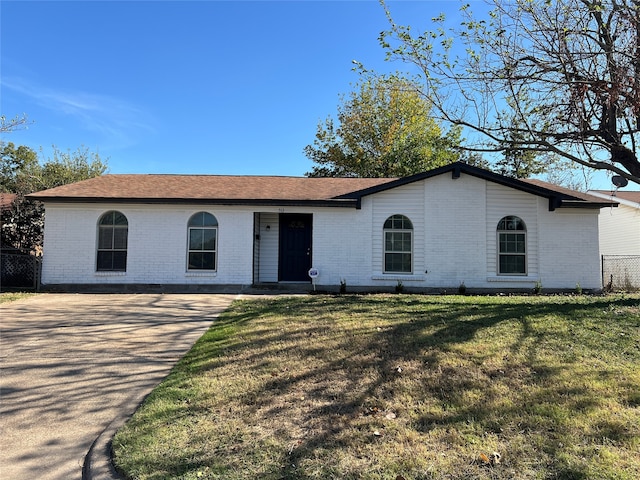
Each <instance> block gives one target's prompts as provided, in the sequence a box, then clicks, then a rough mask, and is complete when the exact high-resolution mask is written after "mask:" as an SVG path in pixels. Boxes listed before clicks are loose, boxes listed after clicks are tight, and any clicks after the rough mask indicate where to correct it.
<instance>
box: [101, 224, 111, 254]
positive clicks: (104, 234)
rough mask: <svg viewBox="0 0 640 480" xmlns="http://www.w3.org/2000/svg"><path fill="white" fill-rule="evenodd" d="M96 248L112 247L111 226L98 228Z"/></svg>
mask: <svg viewBox="0 0 640 480" xmlns="http://www.w3.org/2000/svg"><path fill="white" fill-rule="evenodd" d="M98 248H100V249H111V248H113V228H111V227H100V228H98Z"/></svg>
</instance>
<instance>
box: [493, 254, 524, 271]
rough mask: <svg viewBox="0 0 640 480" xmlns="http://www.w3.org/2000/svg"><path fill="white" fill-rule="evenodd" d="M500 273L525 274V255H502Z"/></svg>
mask: <svg viewBox="0 0 640 480" xmlns="http://www.w3.org/2000/svg"><path fill="white" fill-rule="evenodd" d="M500 273H505V274H525V273H527V271H526V268H525V256H524V255H501V256H500Z"/></svg>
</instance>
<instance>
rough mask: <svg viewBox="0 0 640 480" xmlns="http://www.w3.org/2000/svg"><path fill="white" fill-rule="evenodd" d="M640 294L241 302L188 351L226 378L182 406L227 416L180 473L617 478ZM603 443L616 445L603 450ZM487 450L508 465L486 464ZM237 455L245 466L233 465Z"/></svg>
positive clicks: (630, 442)
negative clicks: (215, 391) (211, 393)
mask: <svg viewBox="0 0 640 480" xmlns="http://www.w3.org/2000/svg"><path fill="white" fill-rule="evenodd" d="M639 303H640V302H639V301H638V298H634V297H632V298H618V299H615V300H613V301H612V300H609V299H606V298H594V297H580V298H578V299H576V300H571V299H567V298H564V299H563V298H558V299H555V300H549V299H546V300H545V299H540V298H535V297H532V298H526V297H519V298H517V299H513V300H510V299H504V298H492V297H421V296H404V295H402V296H399V295H396V296H393V295H383V296H381V295H371V296H368V295H363V296H351V295H346V296H312V297H306V298H300V297H298V298H293V299H292V298H279V299H275V300H265V301H261V302H242V303H237V304H236V305H235V306H234V307H233V308H232V309H231V310H230V311H229V312H228V313H226V314H225V315H223V316H222V317H221V318H220V319H219V321H218V322H216V324H215V325H214V327H212V329H211V330H210V331H209V332H208V333H207V334H206V335H205V336H204V337H203V338H202V339H201V340H200V341H199V342H198V343H197V344H196V346H195V347H194V349H193V350H192V351H191V352H190V354H189V355H188V356H187V357H185V359H184V360H183V362H182V364H183V367H184V366H187V365H188V369H189V372H190V374H192V375H194V376H199V377H204V378H207V379H215V381H216V382H218V384H219V386H220V387H221V388H224V389H225V391H224V392H221V393H220V395H215V397H216V398H204V397H201V398H198V394H197V393H194V398H193V399H192V401H191V403H190V404H189V405H188V406H185V407H184V408H186V409H190V411H191V413H193V412H194V409H197V408H199V409H200V410H201V411H202V412H203V415H205V416H208V418H209V419H211V421H212V422H215V423H216V424H218V425H219V428H218V429H214V431H210V432H206V431H205V432H202V434H201V435H200V436H199V437H198V436H197V435H196V436H195V437H194V438H193V439H192V441H193V442H200V443H202V444H203V445H208V448H209V451H208V452H201V453H200V454H199V455H200V460H198V461H194V459H193V456H192V458H191V460H189V462H187V463H188V464H189V465H188V466H187V465H186V464H185V463H184V462H183V463H182V468H184V469H186V470H182V471H183V472H184V471H193V469H194V468H200V469H208V470H207V471H209V472H213V471H216V472H226V474H221V475H223V476H225V475H226V477H225V478H269V479H300V480H302V479H312V478H313V479H317V478H341V479H356V478H358V479H359V478H370V479H378V478H379V479H386V478H390V479H395V478H406V479H410V478H412V479H419V478H504V479H506V478H534V477H535V478H567V479H587V478H614V477H616V473H615V472H619V471H624V468H623V469H622V470H620V469H619V465H618V466H616V462H615V461H613V460H611V459H612V458H613V459H616V458H617V459H618V460H619V459H621V458H625V456H628V455H629V453H630V452H632V451H633V449H634V448H637V445H638V444H637V441H636V440H634V438H637V436H638V435H640V428H638V427H637V423H636V426H634V425H633V424H630V423H629V422H628V421H625V420H629V419H635V420H640V418H638V413H637V410H635V413H634V410H633V406H632V405H629V402H628V399H630V398H633V391H635V390H636V389H637V387H638V385H637V383H635V381H634V380H633V378H632V379H631V380H629V378H630V377H629V372H630V370H631V369H632V364H634V363H635V365H636V366H637V365H638V361H639V359H640V352H638V348H637V345H636V347H635V350H634V342H635V343H636V344H637V342H638V339H637V338H635V339H634V338H631V337H629V332H630V331H633V330H632V329H630V327H634V326H635V327H638V326H640V322H639V321H638V318H637V317H635V320H634V316H633V315H627V314H626V312H627V311H629V310H631V311H634V310H633V309H638V307H639ZM635 311H637V310H635ZM616 312H622V313H616ZM612 318H613V319H616V320H618V323H616V324H615V325H613V324H612V323H611V319H612ZM634 322H635V323H634ZM623 333H624V334H625V335H627V337H625V335H621V334H623ZM636 335H637V328H636ZM621 372H622V375H621V376H620V375H619V374H620V373H621ZM624 378H626V379H627V380H624ZM169 380H170V379H169ZM612 406H613V408H617V409H619V411H617V412H615V413H616V414H617V415H618V417H619V418H617V419H616V418H611V413H612V412H611V409H612ZM231 425H232V426H233V429H235V430H233V429H232V430H233V431H232V432H231V433H229V429H230V426H231ZM225 432H226V433H225ZM224 435H227V436H224ZM213 437H217V438H218V439H219V441H218V443H216V440H215V439H214V438H213ZM605 450H606V452H608V455H609V457H606V458H605V457H602V458H601V459H597V458H596V459H595V460H594V459H593V458H594V455H602V454H603V452H604V451H605ZM492 451H497V452H499V453H500V454H501V455H502V461H501V462H500V463H499V464H494V465H489V464H487V463H486V462H483V461H482V456H481V454H482V455H489V454H490V453H491V452H492ZM589 455H590V456H591V457H590V458H587V457H588V456H589ZM241 465H244V468H245V471H246V472H247V473H246V475H245V476H244V477H243V476H240V475H238V476H234V475H233V473H232V472H235V471H236V470H237V469H238V468H240V466H241ZM249 465H251V466H250V467H249ZM616 468H618V470H616ZM628 468H631V469H634V468H635V469H637V468H638V463H637V462H636V463H635V464H633V463H631V464H630V466H629V467H628ZM247 469H248V470H247ZM205 478H206V477H205ZM211 478H216V477H214V476H212V477H211ZM616 478H617V477H616ZM620 478H624V475H623V476H621V477H620ZM629 478H633V477H629Z"/></svg>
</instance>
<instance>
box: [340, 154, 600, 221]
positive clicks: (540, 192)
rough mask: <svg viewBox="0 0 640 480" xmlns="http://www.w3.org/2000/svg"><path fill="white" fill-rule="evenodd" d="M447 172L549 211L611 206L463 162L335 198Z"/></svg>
mask: <svg viewBox="0 0 640 480" xmlns="http://www.w3.org/2000/svg"><path fill="white" fill-rule="evenodd" d="M449 172H451V177H452V179H453V180H456V179H458V178H460V176H461V174H462V173H465V174H467V175H471V176H473V177H476V178H480V179H482V180H487V181H490V182H494V183H497V184H500V185H503V186H505V187H509V188H514V189H516V190H520V191H522V192H525V193H529V194H532V195H536V196H538V197H543V198H547V199H548V200H549V211H553V210H555V209H556V208H594V209H599V208H602V207H608V206H611V205H612V204H611V203H602V204H601V203H591V202H588V201H586V200H582V199H580V198H577V197H574V196H572V195H568V194H564V193H561V192H556V191H553V190H549V189H547V188H544V187H541V186H539V185H533V184H530V183H526V182H523V181H521V180H518V179H516V178H509V177H505V176H503V175H500V174H498V173H494V172H490V171H488V170H484V169H482V168H478V167H474V166H472V165H468V164H466V163H463V162H456V163H452V164H450V165H445V166H443V167H439V168H436V169H434V170H430V171H428V172H424V173H418V174H416V175H411V176H408V177H403V178H399V179H397V180H393V181H391V182H388V183H383V184H382V185H376V186H375V187H370V188H367V189H364V190H360V191H356V192H352V193H349V194H346V195H342V196H341V197H337V198H354V197H355V198H361V197H364V196H367V195H373V194H375V193H379V192H383V191H386V190H390V189H392V188H396V187H400V186H403V185H408V184H410V183H414V182H418V181H421V180H426V179H428V178H432V177H436V176H438V175H442V174H444V173H449Z"/></svg>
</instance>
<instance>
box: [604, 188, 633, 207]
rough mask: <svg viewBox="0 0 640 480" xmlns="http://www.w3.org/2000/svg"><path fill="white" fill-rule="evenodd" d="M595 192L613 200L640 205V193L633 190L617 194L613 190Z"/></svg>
mask: <svg viewBox="0 0 640 480" xmlns="http://www.w3.org/2000/svg"><path fill="white" fill-rule="evenodd" d="M594 192H598V193H602V194H603V195H607V196H609V197H610V198H612V199H613V200H615V199H616V198H619V199H620V200H626V201H627V202H633V203H637V204H640V191H637V190H633V191H627V190H617V191H616V192H615V193H614V192H612V191H611V190H594Z"/></svg>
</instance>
